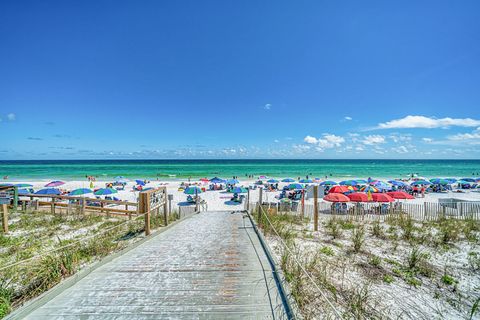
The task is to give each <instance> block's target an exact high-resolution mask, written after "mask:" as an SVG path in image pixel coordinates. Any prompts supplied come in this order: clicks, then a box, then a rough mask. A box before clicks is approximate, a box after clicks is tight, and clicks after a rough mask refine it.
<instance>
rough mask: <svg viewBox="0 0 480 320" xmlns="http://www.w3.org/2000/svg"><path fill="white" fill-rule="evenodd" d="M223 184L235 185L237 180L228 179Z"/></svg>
mask: <svg viewBox="0 0 480 320" xmlns="http://www.w3.org/2000/svg"><path fill="white" fill-rule="evenodd" d="M225 183H227V184H237V183H238V180H237V179H228V180H227V181H226V182H225Z"/></svg>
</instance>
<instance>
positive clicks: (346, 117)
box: [343, 116, 353, 121]
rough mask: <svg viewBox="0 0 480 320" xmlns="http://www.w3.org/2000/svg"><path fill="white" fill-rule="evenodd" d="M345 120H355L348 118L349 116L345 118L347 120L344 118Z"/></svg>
mask: <svg viewBox="0 0 480 320" xmlns="http://www.w3.org/2000/svg"><path fill="white" fill-rule="evenodd" d="M343 119H345V120H347V121H350V120H353V118H352V117H348V116H347V117H345V118H343Z"/></svg>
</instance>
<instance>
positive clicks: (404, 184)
mask: <svg viewBox="0 0 480 320" xmlns="http://www.w3.org/2000/svg"><path fill="white" fill-rule="evenodd" d="M388 183H390V184H392V185H394V186H397V187H404V186H406V185H407V184H406V183H405V182H403V181H398V180H388Z"/></svg>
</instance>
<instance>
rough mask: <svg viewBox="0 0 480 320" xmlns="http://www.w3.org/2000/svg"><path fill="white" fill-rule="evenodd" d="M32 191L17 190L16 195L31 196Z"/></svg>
mask: <svg viewBox="0 0 480 320" xmlns="http://www.w3.org/2000/svg"><path fill="white" fill-rule="evenodd" d="M32 193H34V191H33V190H32V189H18V195H19V196H22V195H26V194H32Z"/></svg>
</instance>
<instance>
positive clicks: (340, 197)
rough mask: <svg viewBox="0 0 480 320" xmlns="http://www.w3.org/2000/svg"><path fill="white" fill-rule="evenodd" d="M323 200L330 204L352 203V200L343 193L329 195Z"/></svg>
mask: <svg viewBox="0 0 480 320" xmlns="http://www.w3.org/2000/svg"><path fill="white" fill-rule="evenodd" d="M323 200H325V201H330V202H350V199H349V198H348V197H347V196H346V195H344V194H341V193H329V194H327V195H326V196H325V197H323Z"/></svg>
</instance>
